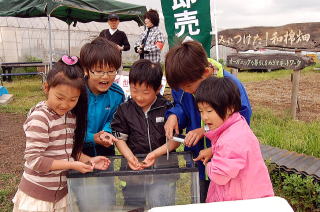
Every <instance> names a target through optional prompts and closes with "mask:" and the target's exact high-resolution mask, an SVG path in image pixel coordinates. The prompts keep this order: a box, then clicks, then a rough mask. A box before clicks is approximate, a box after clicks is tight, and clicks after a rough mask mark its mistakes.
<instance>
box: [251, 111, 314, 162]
mask: <svg viewBox="0 0 320 212" xmlns="http://www.w3.org/2000/svg"><path fill="white" fill-rule="evenodd" d="M251 120H252V122H251V128H252V130H253V131H254V133H255V135H256V136H257V137H258V138H259V140H260V142H261V143H263V144H268V145H271V146H275V147H279V148H281V149H287V150H289V151H295V152H298V153H303V154H306V155H312V156H315V157H319V158H320V146H319V141H320V133H319V132H320V121H314V122H308V123H306V122H302V121H295V120H292V119H291V118H290V115H289V114H283V115H281V116H279V115H275V114H273V111H272V110H271V109H265V108H261V107H258V108H255V110H254V112H253V116H252V119H251Z"/></svg>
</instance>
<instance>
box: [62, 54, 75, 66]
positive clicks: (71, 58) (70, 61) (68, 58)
mask: <svg viewBox="0 0 320 212" xmlns="http://www.w3.org/2000/svg"><path fill="white" fill-rule="evenodd" d="M61 59H62V61H63V62H64V63H65V64H67V65H69V66H72V65H74V64H76V63H77V62H78V57H76V56H68V55H63V56H62V58H61Z"/></svg>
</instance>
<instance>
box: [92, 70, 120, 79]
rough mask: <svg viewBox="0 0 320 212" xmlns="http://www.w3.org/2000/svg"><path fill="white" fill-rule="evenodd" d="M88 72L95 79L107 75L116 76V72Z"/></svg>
mask: <svg viewBox="0 0 320 212" xmlns="http://www.w3.org/2000/svg"><path fill="white" fill-rule="evenodd" d="M90 72H91V73H92V74H93V75H95V76H97V77H102V76H104V75H108V76H111V77H113V76H115V75H117V74H118V70H114V71H92V70H90Z"/></svg>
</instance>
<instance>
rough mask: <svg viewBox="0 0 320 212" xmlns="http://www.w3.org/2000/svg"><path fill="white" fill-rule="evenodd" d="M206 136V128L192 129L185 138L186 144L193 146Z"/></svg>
mask: <svg viewBox="0 0 320 212" xmlns="http://www.w3.org/2000/svg"><path fill="white" fill-rule="evenodd" d="M203 136H204V129H202V128H198V129H194V130H191V131H189V132H188V133H187V135H186V138H185V139H184V145H185V146H187V147H191V146H194V145H196V144H197V143H198V142H199V140H200V139H201V138H202V137H203Z"/></svg>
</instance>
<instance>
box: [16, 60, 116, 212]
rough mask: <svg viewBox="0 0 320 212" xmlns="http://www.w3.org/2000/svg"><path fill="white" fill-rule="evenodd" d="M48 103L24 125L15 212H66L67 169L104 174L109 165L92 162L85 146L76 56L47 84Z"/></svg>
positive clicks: (104, 160) (54, 70) (82, 95)
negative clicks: (24, 140)
mask: <svg viewBox="0 0 320 212" xmlns="http://www.w3.org/2000/svg"><path fill="white" fill-rule="evenodd" d="M44 91H45V93H46V95H47V100H46V101H43V102H40V103H38V104H37V105H36V106H35V107H34V108H32V109H31V110H30V112H29V114H28V118H27V120H26V122H25V123H24V125H23V128H24V131H25V134H26V150H25V156H24V158H25V160H26V162H25V164H24V172H23V175H22V178H21V181H20V184H19V188H18V191H17V193H16V195H15V197H14V198H13V203H14V208H13V211H24V212H25V211H56V212H57V211H66V210H67V192H68V191H67V182H66V173H67V170H69V169H73V170H77V171H79V172H82V173H86V172H92V171H93V169H94V168H95V169H101V170H105V169H107V168H108V166H109V165H110V160H109V159H107V158H106V157H103V156H97V157H89V156H87V155H84V154H83V153H82V152H81V150H82V146H83V141H84V136H85V130H86V115H87V95H86V87H85V81H84V79H83V71H82V68H81V66H80V65H79V63H78V58H77V57H69V56H63V57H62V58H61V59H60V60H59V61H58V62H57V63H56V64H55V65H54V66H53V68H52V70H50V72H49V73H48V76H47V81H46V82H45V83H44Z"/></svg>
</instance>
